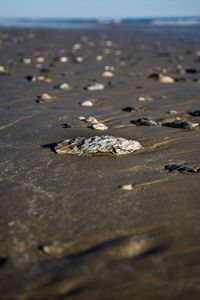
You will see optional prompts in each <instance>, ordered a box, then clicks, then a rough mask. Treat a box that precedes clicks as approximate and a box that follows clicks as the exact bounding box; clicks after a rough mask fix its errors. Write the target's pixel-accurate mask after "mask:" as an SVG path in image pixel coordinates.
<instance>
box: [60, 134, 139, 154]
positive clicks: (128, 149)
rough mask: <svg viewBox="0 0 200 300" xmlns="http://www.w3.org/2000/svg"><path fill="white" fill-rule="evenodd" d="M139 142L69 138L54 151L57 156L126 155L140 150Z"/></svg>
mask: <svg viewBox="0 0 200 300" xmlns="http://www.w3.org/2000/svg"><path fill="white" fill-rule="evenodd" d="M141 148H142V146H141V144H140V143H139V142H137V141H134V140H127V139H124V138H116V137H113V136H108V135H103V136H93V137H90V138H85V137H77V138H71V139H67V140H65V141H63V142H62V143H59V144H57V146H56V147H55V151H56V152H57V153H58V154H78V155H81V154H98V153H104V154H109V153H111V154H114V155H126V154H129V153H133V152H135V151H136V150H139V149H141Z"/></svg>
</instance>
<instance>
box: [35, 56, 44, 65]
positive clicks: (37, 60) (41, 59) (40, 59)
mask: <svg viewBox="0 0 200 300" xmlns="http://www.w3.org/2000/svg"><path fill="white" fill-rule="evenodd" d="M44 61H45V58H44V57H42V56H40V57H37V58H36V62H37V63H39V64H42V63H43V62H44Z"/></svg>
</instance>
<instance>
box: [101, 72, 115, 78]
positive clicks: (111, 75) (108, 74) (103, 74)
mask: <svg viewBox="0 0 200 300" xmlns="http://www.w3.org/2000/svg"><path fill="white" fill-rule="evenodd" d="M102 76H103V77H113V76H114V73H113V72H111V71H105V72H103V73H102Z"/></svg>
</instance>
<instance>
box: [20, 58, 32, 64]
mask: <svg viewBox="0 0 200 300" xmlns="http://www.w3.org/2000/svg"><path fill="white" fill-rule="evenodd" d="M31 62H32V60H31V58H23V59H22V63H23V64H26V65H28V64H31Z"/></svg>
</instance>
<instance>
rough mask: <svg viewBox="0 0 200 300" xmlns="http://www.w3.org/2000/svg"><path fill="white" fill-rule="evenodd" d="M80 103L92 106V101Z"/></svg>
mask: <svg viewBox="0 0 200 300" xmlns="http://www.w3.org/2000/svg"><path fill="white" fill-rule="evenodd" d="M81 105H82V106H88V107H91V106H93V103H92V101H90V100H86V101H84V102H82V103H81Z"/></svg>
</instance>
